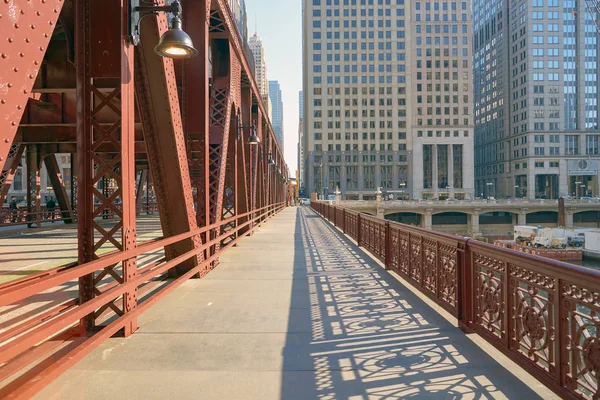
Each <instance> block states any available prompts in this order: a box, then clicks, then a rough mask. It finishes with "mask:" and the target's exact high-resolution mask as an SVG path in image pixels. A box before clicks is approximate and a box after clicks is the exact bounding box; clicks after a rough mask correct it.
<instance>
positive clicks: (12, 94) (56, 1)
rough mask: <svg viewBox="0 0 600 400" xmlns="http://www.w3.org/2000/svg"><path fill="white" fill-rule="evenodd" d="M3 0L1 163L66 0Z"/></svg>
mask: <svg viewBox="0 0 600 400" xmlns="http://www.w3.org/2000/svg"><path fill="white" fill-rule="evenodd" d="M35 3H36V4H35V7H33V6H32V4H30V2H29V1H21V0H5V1H2V2H0V15H1V16H2V18H0V32H2V35H3V36H4V37H5V41H4V42H3V44H2V47H1V48H0V82H2V90H0V114H2V118H0V163H4V162H5V161H6V158H7V156H8V153H9V151H10V148H11V144H12V143H13V138H14V136H15V133H16V132H17V128H18V127H19V121H20V120H21V117H22V116H23V112H24V110H25V106H26V104H27V101H28V98H29V96H30V93H31V89H32V88H33V85H34V83H35V80H36V78H37V75H38V72H39V71H40V68H41V65H42V60H43V59H44V55H45V53H46V48H47V47H48V42H49V41H50V37H51V36H52V32H53V31H54V27H55V25H56V21H57V20H58V16H59V14H60V10H61V8H62V6H63V0H46V1H36V2H35Z"/></svg>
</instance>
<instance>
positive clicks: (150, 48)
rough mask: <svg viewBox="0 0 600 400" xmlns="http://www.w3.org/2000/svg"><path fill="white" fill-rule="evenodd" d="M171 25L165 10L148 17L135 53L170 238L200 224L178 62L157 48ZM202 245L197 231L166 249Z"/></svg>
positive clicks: (189, 264) (191, 262)
mask: <svg viewBox="0 0 600 400" xmlns="http://www.w3.org/2000/svg"><path fill="white" fill-rule="evenodd" d="M167 29H168V23H167V18H166V16H165V15H164V14H160V15H159V16H158V17H156V18H154V17H147V18H144V19H143V20H142V22H141V43H140V45H138V46H137V47H136V53H135V63H136V64H135V80H136V99H137V100H138V105H139V111H140V117H141V120H142V123H143V125H144V134H145V139H146V147H147V152H148V153H147V154H148V160H149V162H150V169H151V172H152V179H153V184H154V189H155V193H156V199H157V204H158V208H159V213H160V219H161V225H162V230H163V233H164V235H165V237H170V236H174V235H177V234H180V233H184V232H189V231H191V230H194V229H196V228H197V223H196V213H195V211H194V208H193V204H194V201H193V197H192V187H191V183H190V174H189V169H188V159H187V154H186V143H185V135H184V132H183V125H182V119H181V112H180V107H179V98H178V94H177V82H176V79H175V69H174V67H173V61H172V60H170V59H166V58H162V57H159V56H158V55H157V54H156V53H155V52H154V46H155V45H156V43H158V40H159V38H160V35H161V34H162V33H164V32H165V31H166V30H167ZM200 245H201V241H200V238H199V237H197V236H196V237H194V238H191V239H188V240H184V241H181V242H178V243H177V244H173V245H171V246H168V247H167V248H166V249H165V253H166V255H167V258H168V259H173V258H175V257H177V256H178V255H181V254H184V253H186V252H188V251H190V250H192V249H195V248H198V247H199V246H200ZM201 261H202V256H196V257H192V258H190V259H188V260H187V261H185V262H183V263H181V264H179V265H178V266H177V271H174V270H172V271H171V274H172V275H173V274H175V272H177V274H180V275H181V274H184V273H185V272H186V271H189V270H191V269H192V268H194V267H196V266H197V265H198V264H199V263H200V262H201Z"/></svg>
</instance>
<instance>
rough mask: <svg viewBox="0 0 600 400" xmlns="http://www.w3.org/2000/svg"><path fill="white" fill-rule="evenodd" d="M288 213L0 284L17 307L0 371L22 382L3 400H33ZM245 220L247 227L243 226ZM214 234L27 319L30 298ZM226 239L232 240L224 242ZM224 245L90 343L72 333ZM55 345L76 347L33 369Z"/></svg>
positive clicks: (270, 210)
mask: <svg viewBox="0 0 600 400" xmlns="http://www.w3.org/2000/svg"><path fill="white" fill-rule="evenodd" d="M284 207H285V203H284V202H281V203H277V204H273V205H268V206H265V207H262V208H260V209H256V210H253V211H251V212H247V213H245V214H240V215H236V216H233V217H230V218H228V219H226V220H223V221H221V222H219V223H218V224H213V225H209V226H206V227H202V228H199V229H197V230H194V231H191V232H187V233H183V234H180V235H177V236H173V237H170V238H161V239H156V240H152V241H149V242H146V243H143V244H140V245H139V246H137V247H135V248H133V249H131V250H127V251H115V252H112V253H109V254H106V255H103V256H102V257H101V258H100V259H98V260H95V261H92V262H89V263H86V264H82V265H73V264H71V265H67V266H61V267H57V268H53V269H51V270H48V271H42V272H39V273H36V274H32V275H30V276H27V277H24V278H21V279H17V280H14V281H11V282H7V283H5V284H1V285H0V307H3V306H7V305H11V304H13V305H14V308H13V309H10V311H8V312H6V313H5V314H8V315H9V319H8V321H5V322H4V323H3V326H4V327H5V329H6V331H10V332H11V335H8V334H3V335H1V338H2V342H0V365H2V364H3V363H6V364H4V365H2V367H1V369H0V370H1V371H2V372H7V371H10V373H11V376H12V375H15V374H16V375H17V376H16V378H15V379H14V380H13V381H12V382H11V383H10V384H9V385H7V386H5V387H3V388H1V389H0V398H5V397H8V396H11V397H23V398H28V397H30V396H31V395H32V394H34V393H36V392H37V391H38V390H40V389H41V388H42V387H43V386H44V385H45V384H47V383H48V381H49V380H52V379H54V378H55V377H56V376H58V374H60V373H61V372H62V371H64V370H66V369H67V368H68V367H69V366H71V365H73V364H74V363H75V362H77V361H78V360H80V359H81V358H82V357H83V356H84V355H85V354H87V353H88V352H89V351H91V350H92V349H93V348H95V347H96V346H97V345H98V344H100V343H101V342H102V341H103V340H104V339H106V338H108V337H110V336H112V335H113V334H115V333H116V332H118V331H119V330H121V329H122V328H123V327H124V326H125V325H126V324H127V323H130V321H132V320H133V319H135V318H136V317H137V315H139V314H140V313H141V312H142V311H144V310H145V309H147V308H148V307H149V306H150V305H152V304H154V303H155V302H156V301H158V300H159V299H160V298H162V297H164V296H165V295H166V294H167V293H169V292H171V291H172V290H174V289H175V288H176V287H177V286H179V285H180V284H181V283H183V282H184V281H185V280H187V279H189V278H190V277H192V276H194V275H196V274H198V273H199V272H201V271H203V270H204V269H206V267H207V266H208V265H211V263H213V262H214V261H216V260H217V259H218V257H219V256H220V254H221V253H222V252H223V251H224V250H225V249H227V248H229V247H231V246H233V245H234V244H236V243H237V242H238V241H239V240H241V239H242V238H243V237H244V236H246V235H249V234H252V232H253V231H254V230H255V229H256V228H257V226H258V222H259V221H260V222H261V223H262V222H264V221H266V220H267V219H269V218H271V217H272V216H274V215H276V214H277V213H278V212H279V211H281V210H282V209H283V208H284ZM244 219H245V220H246V221H245V222H241V221H242V220H244ZM232 223H235V224H232ZM225 226H226V227H227V228H228V229H227V230H226V231H225V230H222V229H221V228H222V227H225ZM209 231H216V232H217V233H216V234H215V236H214V238H213V239H211V240H210V241H207V242H205V243H202V245H200V246H198V247H197V248H195V249H193V250H191V251H189V252H187V253H185V254H182V255H180V256H178V257H176V258H174V259H172V260H169V261H166V260H164V259H162V260H159V261H158V262H153V263H152V264H149V265H146V266H143V267H140V268H139V269H138V275H137V276H135V277H134V278H133V279H131V280H128V281H125V282H122V283H120V282H116V281H115V282H111V283H109V284H107V285H104V287H103V288H102V291H101V293H100V294H98V295H97V296H95V297H93V298H92V299H91V300H89V301H86V302H83V303H79V302H78V301H73V300H70V301H68V300H67V301H65V302H62V303H61V304H59V305H55V306H52V305H50V306H48V307H47V308H46V309H44V310H41V311H39V312H36V313H33V314H34V315H30V314H27V313H26V311H27V310H26V307H27V304H26V303H25V302H24V300H26V299H27V298H29V297H32V296H36V295H40V294H42V293H44V292H46V291H48V290H51V289H55V288H58V287H61V286H62V285H64V284H66V283H68V282H73V281H76V280H77V279H78V278H80V277H82V276H85V275H88V274H91V273H93V272H95V271H100V270H102V269H104V268H107V267H109V266H112V265H115V264H117V263H120V262H123V261H125V260H130V259H135V258H136V257H138V256H141V255H144V254H151V253H152V252H153V251H156V250H158V249H161V248H164V247H167V246H169V245H171V244H174V243H177V242H180V241H184V240H186V239H189V238H191V237H196V236H199V235H201V234H202V233H206V232H209ZM231 238H233V239H231ZM225 239H228V240H229V239H231V240H230V241H224V240H225ZM219 243H220V244H221V247H220V250H219V251H218V252H215V253H214V254H211V255H210V256H209V257H207V259H205V260H204V261H203V262H202V263H200V264H199V265H197V266H196V267H195V268H193V269H192V270H190V271H188V272H186V273H185V274H184V275H182V276H180V277H179V278H177V279H176V280H174V281H172V282H169V283H168V284H166V286H164V287H162V288H161V289H160V290H157V291H147V294H148V295H147V296H146V297H145V298H144V299H143V302H141V303H139V304H138V305H137V306H136V307H134V308H133V309H131V310H128V311H125V312H124V313H123V314H122V315H120V316H119V315H116V317H117V318H116V319H114V320H112V322H111V323H110V324H109V325H108V326H106V327H104V328H103V329H102V330H100V331H99V332H97V333H94V334H93V335H91V336H90V337H84V338H76V339H74V335H75V334H76V331H75V330H73V328H74V327H77V326H78V325H79V324H80V321H81V319H82V318H83V317H85V316H87V315H89V314H90V313H94V312H99V311H97V310H101V311H102V310H108V307H107V305H109V304H110V303H112V302H113V301H115V300H116V299H119V298H120V297H122V296H123V295H124V294H125V293H128V292H132V291H135V290H136V289H140V288H142V287H143V286H144V285H145V284H146V283H147V282H149V281H150V280H152V279H154V278H156V277H158V276H160V275H162V274H164V273H165V272H167V271H168V270H170V269H172V268H174V267H175V266H176V265H178V264H180V263H181V262H183V261H185V260H187V259H189V258H191V257H194V256H197V255H199V254H203V253H204V252H205V251H206V250H208V249H211V248H214V246H215V245H216V244H219ZM20 308H23V309H24V310H26V311H25V312H23V313H21V312H19V309H20ZM105 312H106V311H105ZM12 313H14V317H12V318H10V314H12ZM24 314H26V315H24ZM22 315H24V316H22ZM5 316H6V315H5ZM88 334H89V332H88ZM53 340H62V341H71V342H72V345H71V346H67V347H66V348H64V349H63V350H64V351H63V350H61V353H60V354H58V353H55V354H53V355H52V357H54V359H55V362H53V363H50V364H48V365H46V364H45V363H44V361H43V360H42V361H41V362H40V363H39V364H37V365H35V367H34V368H32V367H31V362H32V360H31V356H28V354H30V353H31V351H32V350H33V349H40V348H46V347H40V345H41V344H45V343H49V342H50V341H53ZM47 348H48V349H55V348H56V346H47ZM65 349H66V350H65ZM38 351H39V350H38ZM58 356H60V357H58ZM6 378H9V377H6Z"/></svg>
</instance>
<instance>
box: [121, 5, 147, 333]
mask: <svg viewBox="0 0 600 400" xmlns="http://www.w3.org/2000/svg"><path fill="white" fill-rule="evenodd" d="M128 26H129V7H128V5H127V2H122V3H121V43H120V48H121V168H120V169H121V197H122V204H123V226H122V228H121V235H122V242H121V243H122V244H123V249H122V250H123V251H127V250H131V249H133V248H135V246H136V242H137V229H136V218H135V217H136V205H137V203H136V199H135V195H136V193H135V104H134V97H135V86H134V71H133V69H134V47H133V44H132V43H131V42H130V41H129V40H127V37H128V31H127V30H128ZM145 172H147V171H145ZM140 197H141V196H140ZM136 276H137V262H136V258H135V257H134V258H130V259H127V260H124V261H123V283H127V282H128V281H131V280H133V279H135V277H136ZM137 291H138V289H137V287H135V288H133V289H132V290H130V291H128V292H126V293H124V294H123V312H124V313H127V312H130V311H132V310H133V309H134V308H135V307H136V306H137ZM136 330H137V319H136V318H134V319H131V320H130V321H129V322H128V323H127V324H126V325H125V328H124V334H125V336H129V335H131V334H132V333H133V332H135V331H136Z"/></svg>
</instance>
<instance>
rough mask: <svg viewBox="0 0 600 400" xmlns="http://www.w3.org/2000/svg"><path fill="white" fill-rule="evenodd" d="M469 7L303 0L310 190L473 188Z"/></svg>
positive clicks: (467, 192) (435, 191) (401, 193)
mask: <svg viewBox="0 0 600 400" xmlns="http://www.w3.org/2000/svg"><path fill="white" fill-rule="evenodd" d="M340 3H343V4H340ZM367 3H368V4H367ZM374 3H376V4H374ZM469 10H470V2H469V1H448V2H443V3H441V2H440V3H438V2H429V1H405V0H379V1H377V2H375V1H365V0H344V1H343V2H340V1H338V0H313V1H305V2H304V10H303V15H304V21H303V22H304V23H303V29H304V35H303V36H304V37H303V39H304V40H303V43H304V63H303V64H304V68H303V69H304V106H305V108H304V133H305V138H304V145H305V148H304V150H305V153H304V161H305V186H306V187H307V189H308V190H309V191H310V192H317V193H321V194H323V195H328V194H329V195H330V194H333V193H334V192H335V190H336V189H337V188H339V190H340V191H341V192H342V196H343V198H346V199H373V198H375V193H376V191H377V189H378V188H379V187H381V188H382V190H383V191H384V192H387V193H386V194H391V195H393V196H394V198H406V197H412V198H436V197H439V198H446V197H456V198H465V197H470V196H473V186H474V185H473V168H472V165H473V122H472V100H473V95H472V93H473V88H472V83H471V82H472V79H471V76H472V69H471V62H470V60H471V18H470V11H469Z"/></svg>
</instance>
